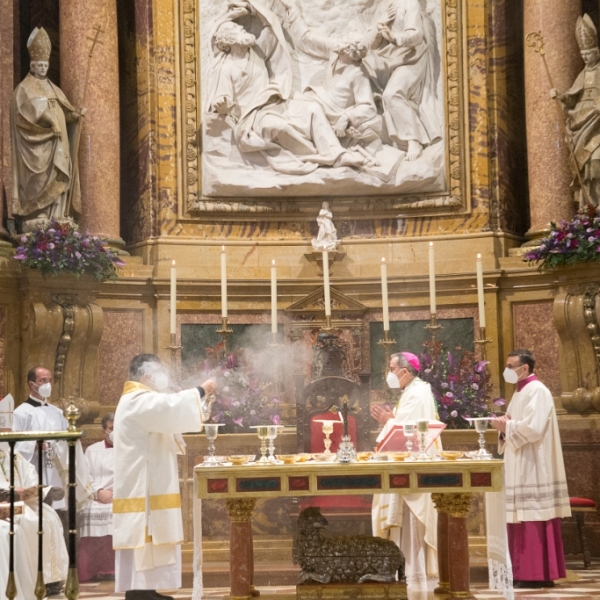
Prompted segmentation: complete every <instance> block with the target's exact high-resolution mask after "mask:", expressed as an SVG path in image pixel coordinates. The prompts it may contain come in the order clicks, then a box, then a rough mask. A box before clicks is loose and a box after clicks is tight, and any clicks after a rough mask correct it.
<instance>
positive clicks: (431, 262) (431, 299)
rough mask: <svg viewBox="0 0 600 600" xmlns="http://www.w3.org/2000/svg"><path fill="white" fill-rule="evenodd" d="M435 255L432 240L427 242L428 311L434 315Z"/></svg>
mask: <svg viewBox="0 0 600 600" xmlns="http://www.w3.org/2000/svg"><path fill="white" fill-rule="evenodd" d="M436 309H437V307H436V305H435V256H434V253H433V242H429V311H430V312H431V314H432V315H435V311H436Z"/></svg>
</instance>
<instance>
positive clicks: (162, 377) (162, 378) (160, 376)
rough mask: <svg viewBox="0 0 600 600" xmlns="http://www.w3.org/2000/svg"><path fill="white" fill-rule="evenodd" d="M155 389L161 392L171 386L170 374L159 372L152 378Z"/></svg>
mask: <svg viewBox="0 0 600 600" xmlns="http://www.w3.org/2000/svg"><path fill="white" fill-rule="evenodd" d="M152 381H153V382H154V389H156V390H158V391H159V392H160V391H162V390H164V389H165V388H168V387H169V376H168V375H167V374H166V373H163V372H159V373H157V374H156V375H154V377H153V378H152Z"/></svg>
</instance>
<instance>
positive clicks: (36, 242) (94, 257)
mask: <svg viewBox="0 0 600 600" xmlns="http://www.w3.org/2000/svg"><path fill="white" fill-rule="evenodd" d="M14 258H15V259H16V260H18V261H21V264H22V265H25V266H26V267H29V268H31V269H39V270H40V271H41V272H42V273H43V274H44V275H58V274H60V273H72V274H73V275H76V276H77V277H79V276H80V275H82V274H87V275H91V276H92V277H93V278H94V279H97V280H98V281H108V280H115V279H116V278H117V269H116V268H117V267H122V266H124V264H125V263H124V262H123V261H121V259H120V258H119V257H118V255H117V254H116V253H115V252H114V251H113V250H111V249H110V248H107V242H106V240H103V239H101V238H99V237H97V236H95V235H90V234H89V232H86V233H81V232H80V231H79V229H78V227H77V225H76V224H72V223H65V222H63V223H60V222H58V221H50V222H49V223H48V225H46V226H45V227H42V228H40V229H36V230H35V231H33V232H31V233H29V234H27V235H24V236H23V237H21V245H20V246H19V247H18V248H17V252H16V254H15V256H14Z"/></svg>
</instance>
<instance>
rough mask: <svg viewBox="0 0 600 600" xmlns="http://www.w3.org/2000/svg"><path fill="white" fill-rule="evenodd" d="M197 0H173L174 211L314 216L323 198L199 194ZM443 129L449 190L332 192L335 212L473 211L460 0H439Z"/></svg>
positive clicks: (216, 216)
mask: <svg viewBox="0 0 600 600" xmlns="http://www.w3.org/2000/svg"><path fill="white" fill-rule="evenodd" d="M200 2H201V0H174V3H175V6H176V7H177V9H178V15H179V31H178V37H179V42H180V43H179V48H180V53H179V57H178V61H179V65H178V67H179V68H178V71H179V75H180V76H179V80H180V85H179V88H178V90H177V93H178V98H177V106H178V112H179V115H178V124H179V126H180V131H181V134H180V136H179V140H178V189H179V192H180V193H179V202H178V216H179V219H182V220H185V221H190V222H194V221H206V220H207V219H208V218H209V219H210V220H212V221H215V220H216V221H247V220H248V219H249V218H252V219H256V218H257V217H258V216H259V215H260V218H261V219H264V220H277V221H295V220H306V219H312V218H314V214H315V210H318V208H319V207H320V205H321V202H322V197H300V198H299V197H293V198H289V197H282V198H280V199H273V198H252V199H248V198H231V197H227V198H225V197H223V198H221V199H215V198H208V197H203V196H202V192H201V190H202V156H201V155H202V133H201V130H202V127H201V125H202V107H201V90H200V85H201V83H200V59H201V58H200V48H201V45H200ZM439 2H440V5H441V15H442V28H443V35H442V48H441V49H440V55H441V59H442V74H443V78H444V79H443V90H444V99H443V100H444V102H443V104H444V110H445V119H446V121H445V128H446V138H445V140H446V148H445V160H446V175H447V182H448V186H447V190H446V191H445V192H443V193H441V194H415V195H398V196H394V195H376V194H374V195H372V196H368V197H341V196H339V197H338V196H336V197H335V212H336V217H337V218H343V219H364V218H369V219H381V218H384V219H385V218H396V217H398V216H402V217H409V216H429V215H435V216H444V215H460V214H467V213H469V212H470V210H471V198H470V163H469V125H468V83H467V82H468V75H467V59H466V57H467V50H466V46H467V26H466V16H465V11H466V0H439Z"/></svg>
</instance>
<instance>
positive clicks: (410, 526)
mask: <svg viewBox="0 0 600 600" xmlns="http://www.w3.org/2000/svg"><path fill="white" fill-rule="evenodd" d="M418 419H427V420H429V421H435V420H437V409H436V405H435V399H434V397H433V393H432V392H431V386H430V385H429V384H428V383H426V382H425V381H423V380H422V379H419V378H418V377H416V378H415V379H413V380H412V381H411V382H410V383H409V384H408V385H407V386H406V388H404V391H403V393H402V396H401V397H400V402H399V404H398V406H397V407H396V409H395V410H394V418H393V419H390V420H389V421H388V422H387V423H386V424H385V425H384V427H383V430H382V431H381V433H380V434H379V436H378V437H377V441H378V442H380V441H381V440H382V439H383V438H384V437H385V436H386V435H387V433H388V432H389V430H390V429H391V428H392V427H393V426H394V425H398V424H402V423H405V422H407V421H417V420H418ZM439 449H441V443H440V442H439V438H438V441H436V443H435V444H434V446H432V448H431V449H430V452H433V451H434V450H439ZM404 506H407V507H408V509H409V511H410V514H409V515H406V516H405V515H404V514H403V513H404V512H405V511H404ZM415 520H416V521H418V523H420V525H419V526H417V525H416V523H415ZM372 524H373V535H376V536H379V537H383V538H388V539H391V540H393V541H395V542H396V543H397V544H398V545H399V546H400V550H402V553H403V554H404V556H405V558H406V582H407V583H408V584H409V585H421V584H425V583H426V582H427V579H433V578H435V577H437V574H438V563H437V511H436V509H435V506H434V504H433V501H432V500H431V494H375V495H374V496H373V510H372Z"/></svg>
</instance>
